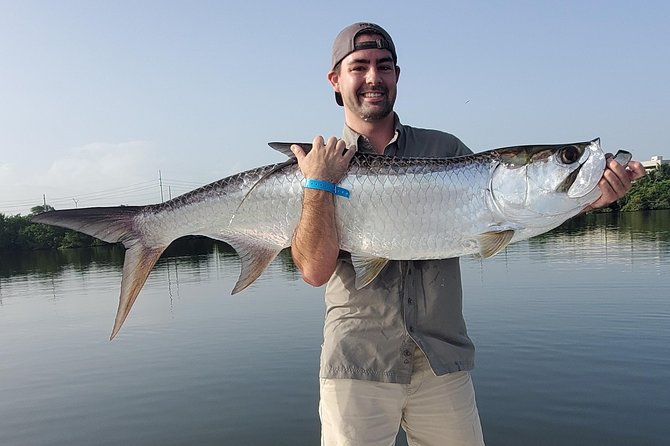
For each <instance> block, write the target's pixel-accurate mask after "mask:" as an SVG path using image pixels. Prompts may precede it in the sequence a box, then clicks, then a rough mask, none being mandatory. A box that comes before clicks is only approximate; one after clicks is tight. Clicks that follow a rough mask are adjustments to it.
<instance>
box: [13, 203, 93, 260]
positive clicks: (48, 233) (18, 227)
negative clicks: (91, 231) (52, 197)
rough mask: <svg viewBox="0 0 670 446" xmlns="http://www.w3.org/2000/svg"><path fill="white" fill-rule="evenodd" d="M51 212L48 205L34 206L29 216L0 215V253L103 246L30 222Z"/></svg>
mask: <svg viewBox="0 0 670 446" xmlns="http://www.w3.org/2000/svg"><path fill="white" fill-rule="evenodd" d="M49 210H53V208H52V207H51V206H49V205H46V206H35V207H33V208H32V209H31V212H32V214H31V215H30V216H22V215H14V216H6V215H4V214H1V213H0V252H5V251H17V250H28V249H53V248H83V247H88V246H95V245H100V244H104V242H101V241H99V240H97V239H94V238H93V237H89V236H88V235H84V234H81V233H79V232H75V231H70V230H67V229H63V228H57V227H55V226H49V225H42V224H37V223H33V222H31V221H30V218H31V216H32V215H35V214H38V213H41V212H45V211H49Z"/></svg>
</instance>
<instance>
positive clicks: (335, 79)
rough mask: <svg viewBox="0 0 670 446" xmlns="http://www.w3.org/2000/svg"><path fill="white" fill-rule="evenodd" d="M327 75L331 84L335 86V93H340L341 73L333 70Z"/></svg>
mask: <svg viewBox="0 0 670 446" xmlns="http://www.w3.org/2000/svg"><path fill="white" fill-rule="evenodd" d="M326 77H327V78H328V82H330V85H331V86H332V87H333V90H334V91H335V93H340V75H339V74H337V72H336V71H335V70H332V71H329V72H328V75H327V76H326Z"/></svg>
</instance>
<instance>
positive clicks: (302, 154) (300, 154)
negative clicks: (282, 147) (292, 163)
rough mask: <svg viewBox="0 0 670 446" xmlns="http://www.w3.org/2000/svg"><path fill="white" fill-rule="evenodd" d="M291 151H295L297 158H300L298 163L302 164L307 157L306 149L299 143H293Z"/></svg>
mask: <svg viewBox="0 0 670 446" xmlns="http://www.w3.org/2000/svg"><path fill="white" fill-rule="evenodd" d="M291 152H293V154H294V155H295V157H296V159H297V160H298V164H300V163H301V162H302V160H303V159H305V150H304V149H303V148H302V147H300V146H299V145H298V144H291Z"/></svg>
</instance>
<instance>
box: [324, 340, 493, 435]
mask: <svg viewBox="0 0 670 446" xmlns="http://www.w3.org/2000/svg"><path fill="white" fill-rule="evenodd" d="M319 415H320V416H321V444H322V445H323V446H392V445H394V444H395V438H396V435H397V433H398V429H399V427H400V426H402V427H403V429H404V430H405V432H406V433H407V441H408V443H409V444H410V445H417V446H418V445H421V446H438V445H439V446H441V445H445V446H451V445H458V446H481V445H483V444H484V439H483V436H482V428H481V424H480V422H479V414H478V412H477V405H476V403H475V392H474V388H473V386H472V381H471V379H470V373H469V372H457V373H449V374H447V375H443V376H435V375H434V374H433V372H432V370H431V369H430V366H429V365H428V361H427V359H426V357H425V355H424V354H423V353H422V352H421V350H419V349H416V353H415V358H414V370H413V372H412V379H411V383H410V384H392V383H380V382H374V381H363V380H354V379H321V402H320V403H319Z"/></svg>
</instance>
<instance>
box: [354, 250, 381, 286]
mask: <svg viewBox="0 0 670 446" xmlns="http://www.w3.org/2000/svg"><path fill="white" fill-rule="evenodd" d="M351 262H352V263H353V265H354V270H355V271H356V289H357V290H360V289H361V288H363V287H365V286H367V285H368V284H369V283H370V282H372V281H373V280H374V279H375V277H377V276H378V275H379V273H380V272H381V271H382V270H383V269H384V267H385V266H386V264H387V263H388V262H389V259H385V258H382V257H366V256H361V255H357V254H351Z"/></svg>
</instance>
